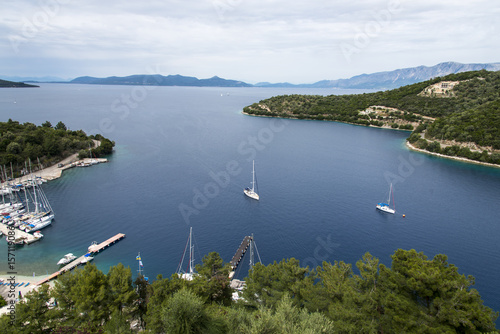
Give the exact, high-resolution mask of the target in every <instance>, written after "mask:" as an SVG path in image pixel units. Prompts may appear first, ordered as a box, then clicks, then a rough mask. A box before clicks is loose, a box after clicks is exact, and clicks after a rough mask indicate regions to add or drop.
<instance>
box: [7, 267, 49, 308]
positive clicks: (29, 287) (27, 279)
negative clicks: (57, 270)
mask: <svg viewBox="0 0 500 334" xmlns="http://www.w3.org/2000/svg"><path fill="white" fill-rule="evenodd" d="M47 276H48V275H40V276H21V275H6V274H2V275H0V282H1V283H2V285H0V295H1V296H2V297H3V299H5V301H6V302H7V303H9V302H10V301H11V300H12V295H15V296H16V297H15V298H16V300H17V299H19V297H20V296H21V298H24V297H25V296H26V294H27V293H29V292H31V291H33V290H35V289H37V288H38V286H37V285H36V283H37V282H39V281H41V280H43V279H44V278H46V277H47ZM11 278H14V280H13V281H12V282H14V281H15V283H23V284H22V285H21V286H17V287H12V286H11V285H10V284H5V283H8V282H11V281H9V279H11ZM47 284H49V285H51V286H53V285H54V282H49V283H47ZM19 293H21V295H19ZM9 295H10V296H9ZM8 306H9V305H8V304H7V305H6V306H4V307H2V308H0V316H1V315H3V314H5V313H8V312H9V309H8Z"/></svg>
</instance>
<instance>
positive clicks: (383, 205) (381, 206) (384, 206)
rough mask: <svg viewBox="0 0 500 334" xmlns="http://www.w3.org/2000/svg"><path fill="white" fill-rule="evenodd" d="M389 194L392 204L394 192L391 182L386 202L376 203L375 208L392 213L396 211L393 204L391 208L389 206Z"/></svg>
mask: <svg viewBox="0 0 500 334" xmlns="http://www.w3.org/2000/svg"><path fill="white" fill-rule="evenodd" d="M391 196H392V203H393V206H394V192H393V190H392V183H391V187H390V188H389V197H388V198H387V203H378V204H377V206H376V208H377V209H378V210H380V211H382V212H385V213H391V214H394V213H395V212H396V207H395V206H394V207H393V208H391V206H390V205H391Z"/></svg>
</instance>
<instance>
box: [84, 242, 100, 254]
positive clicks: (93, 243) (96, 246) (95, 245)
mask: <svg viewBox="0 0 500 334" xmlns="http://www.w3.org/2000/svg"><path fill="white" fill-rule="evenodd" d="M97 248H98V245H97V241H92V243H91V244H90V246H89V248H87V249H88V251H89V252H95V251H96V250H97Z"/></svg>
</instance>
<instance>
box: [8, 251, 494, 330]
mask: <svg viewBox="0 0 500 334" xmlns="http://www.w3.org/2000/svg"><path fill="white" fill-rule="evenodd" d="M356 267H357V271H358V272H359V274H355V273H354V270H353V268H352V265H350V264H346V263H344V262H335V263H334V264H331V263H327V262H324V263H323V264H322V266H318V267H317V268H315V269H313V270H309V268H301V267H300V265H299V262H298V261H297V260H295V259H289V260H282V261H281V262H279V263H276V262H274V263H273V264H270V265H268V266H264V265H261V264H257V265H256V266H255V267H254V268H253V270H252V271H251V272H250V273H249V277H248V278H247V281H246V283H247V287H246V289H245V290H244V292H243V299H239V300H238V301H236V302H235V301H233V299H232V297H231V293H232V290H231V288H230V287H229V278H228V273H229V270H230V268H229V266H228V264H225V263H224V262H223V261H222V259H221V258H220V256H219V255H218V254H217V253H210V254H209V255H207V256H205V257H204V259H203V264H202V265H197V266H196V270H197V272H198V274H197V275H195V276H194V278H193V280H191V281H189V280H184V279H181V278H180V277H179V276H178V275H177V274H174V275H172V277H171V278H170V279H163V278H162V277H161V275H160V276H159V277H158V278H157V280H156V281H155V282H153V283H152V284H149V283H148V282H146V281H145V280H144V279H143V277H142V276H140V277H138V278H137V279H136V281H135V283H132V273H131V270H130V268H125V267H124V266H123V265H121V264H119V265H118V266H116V267H112V268H111V269H110V271H109V273H108V274H107V275H104V274H103V273H102V272H101V271H99V270H97V268H96V267H95V265H93V264H87V265H85V267H84V268H83V269H77V270H75V271H74V272H73V273H66V274H64V275H62V276H61V277H60V278H59V279H58V281H57V282H56V284H55V287H54V288H53V289H51V290H49V289H48V286H47V285H45V286H42V287H41V288H40V289H38V290H36V291H34V292H31V293H30V294H28V295H27V296H26V299H25V300H23V301H21V302H20V303H18V304H17V307H16V313H15V320H12V321H13V322H12V323H11V319H10V318H9V316H8V315H5V316H3V317H1V318H0V332H1V333H51V332H52V333H135V332H138V331H141V330H146V332H147V333H241V334H243V333H287V334H289V333H292V334H295V333H296V334H302V333H310V334H315V333H486V332H493V331H495V323H494V321H495V320H496V318H497V316H498V314H497V313H495V312H493V311H492V310H491V309H489V308H488V307H486V306H484V305H483V301H482V300H481V298H480V296H479V294H478V292H477V291H476V290H475V289H473V288H472V286H473V285H474V278H473V277H472V276H468V277H466V276H464V275H461V274H459V273H458V269H457V268H456V267H455V266H454V265H452V264H449V263H448V262H447V258H446V256H445V255H436V256H435V257H434V258H433V259H432V260H429V259H427V257H426V256H425V255H424V254H423V253H417V252H416V251H415V250H410V251H405V250H401V249H399V250H397V251H396V252H395V253H394V255H392V267H391V268H388V267H386V266H384V265H382V264H379V260H378V259H376V258H374V257H373V256H371V255H370V254H369V253H367V254H365V256H364V257H363V259H361V260H359V261H358V262H357V263H356Z"/></svg>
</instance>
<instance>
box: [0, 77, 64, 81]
mask: <svg viewBox="0 0 500 334" xmlns="http://www.w3.org/2000/svg"><path fill="white" fill-rule="evenodd" d="M0 78H2V79H4V80H9V81H15V82H65V81H69V80H70V79H62V78H59V77H52V76H44V77H18V76H8V75H0Z"/></svg>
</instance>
